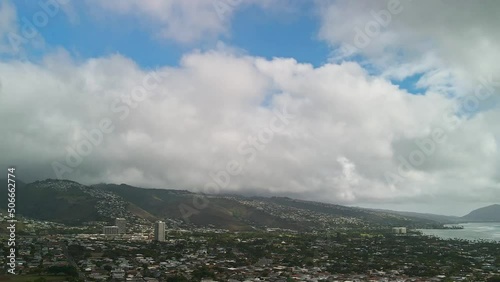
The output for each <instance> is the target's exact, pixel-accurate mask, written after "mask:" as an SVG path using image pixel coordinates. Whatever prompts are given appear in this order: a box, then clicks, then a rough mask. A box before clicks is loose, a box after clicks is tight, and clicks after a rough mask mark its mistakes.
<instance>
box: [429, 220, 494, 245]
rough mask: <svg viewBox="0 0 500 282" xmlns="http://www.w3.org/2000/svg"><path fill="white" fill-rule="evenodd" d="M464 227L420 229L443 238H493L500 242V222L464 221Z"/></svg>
mask: <svg viewBox="0 0 500 282" xmlns="http://www.w3.org/2000/svg"><path fill="white" fill-rule="evenodd" d="M454 225H462V226H463V227H464V229H420V231H422V233H424V234H425V235H433V236H437V237H439V238H443V239H465V240H492V241H497V242H500V222H496V223H495V222H489V223H463V224H454Z"/></svg>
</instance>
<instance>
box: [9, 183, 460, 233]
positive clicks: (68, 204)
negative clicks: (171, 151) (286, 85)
mask: <svg viewBox="0 0 500 282" xmlns="http://www.w3.org/2000/svg"><path fill="white" fill-rule="evenodd" d="M16 193H17V195H16V196H17V199H16V201H17V208H18V214H19V215H23V216H26V217H30V218H35V219H40V220H48V221H54V222H60V223H64V224H69V225H79V224H84V223H85V222H90V221H108V222H109V221H111V220H112V218H115V217H125V218H135V219H137V220H140V221H142V222H152V221H155V220H172V221H177V222H184V223H182V224H187V225H196V226H214V227H218V228H225V229H230V230H252V229H254V228H285V229H294V230H314V229H328V228H381V227H384V228H386V227H387V228H388V227H391V226H407V227H410V228H411V227H413V228H440V227H441V226H442V224H443V223H450V222H446V220H445V219H449V218H448V217H444V218H441V219H440V218H439V216H438V215H434V217H429V215H428V214H418V213H404V212H396V211H388V210H372V209H366V208H358V207H347V206H342V205H337V204H328V203H321V202H313V201H305V200H298V199H292V198H289V197H262V196H252V197H246V196H240V195H234V194H231V195H224V194H220V195H202V194H197V193H193V192H190V191H187V190H174V189H159V188H139V187H134V186H131V185H127V184H104V183H101V184H95V185H83V184H80V183H78V182H75V181H71V180H57V179H46V180H39V181H35V182H32V183H27V184H25V183H21V182H20V185H19V186H18V189H16ZM203 197H206V198H205V199H206V200H207V202H208V204H207V206H206V207H202V208H200V207H199V205H196V204H194V200H195V199H201V198H203ZM5 201H6V200H5ZM181 207H188V208H190V209H192V210H191V211H193V212H192V215H191V216H189V217H188V218H186V217H185V214H183V213H182V209H181ZM196 207H198V208H196Z"/></svg>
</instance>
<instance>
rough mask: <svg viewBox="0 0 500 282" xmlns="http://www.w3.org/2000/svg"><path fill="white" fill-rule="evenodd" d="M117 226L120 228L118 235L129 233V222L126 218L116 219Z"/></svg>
mask: <svg viewBox="0 0 500 282" xmlns="http://www.w3.org/2000/svg"><path fill="white" fill-rule="evenodd" d="M115 225H116V226H118V233H120V234H125V233H127V221H126V220H125V218H116V219H115Z"/></svg>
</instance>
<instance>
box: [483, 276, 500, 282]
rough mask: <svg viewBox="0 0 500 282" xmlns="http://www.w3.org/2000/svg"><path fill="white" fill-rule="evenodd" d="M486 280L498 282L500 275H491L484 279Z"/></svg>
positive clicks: (487, 281)
mask: <svg viewBox="0 0 500 282" xmlns="http://www.w3.org/2000/svg"><path fill="white" fill-rule="evenodd" d="M486 282H500V276H493V277H491V278H489V279H488V280H486Z"/></svg>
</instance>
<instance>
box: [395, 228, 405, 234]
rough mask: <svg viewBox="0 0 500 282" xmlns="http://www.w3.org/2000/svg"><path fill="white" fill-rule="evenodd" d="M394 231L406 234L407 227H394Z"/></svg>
mask: <svg viewBox="0 0 500 282" xmlns="http://www.w3.org/2000/svg"><path fill="white" fill-rule="evenodd" d="M392 233H394V234H406V227H393V228H392Z"/></svg>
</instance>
